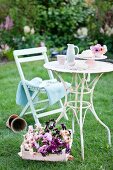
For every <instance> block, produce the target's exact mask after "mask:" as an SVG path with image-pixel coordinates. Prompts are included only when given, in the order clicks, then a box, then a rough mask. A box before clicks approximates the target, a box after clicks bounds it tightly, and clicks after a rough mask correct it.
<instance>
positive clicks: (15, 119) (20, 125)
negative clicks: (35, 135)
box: [6, 114, 27, 133]
mask: <svg viewBox="0 0 113 170" xmlns="http://www.w3.org/2000/svg"><path fill="white" fill-rule="evenodd" d="M6 126H7V127H8V128H10V129H11V130H12V131H13V132H15V133H17V132H20V131H22V130H24V129H25V128H26V126H27V123H26V121H25V120H24V119H22V118H20V117H19V116H18V115H16V114H13V115H11V116H10V117H9V118H8V120H7V122H6Z"/></svg>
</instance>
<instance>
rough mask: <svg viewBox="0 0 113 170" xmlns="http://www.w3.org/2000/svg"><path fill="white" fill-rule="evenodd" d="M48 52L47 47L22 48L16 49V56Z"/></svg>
mask: <svg viewBox="0 0 113 170" xmlns="http://www.w3.org/2000/svg"><path fill="white" fill-rule="evenodd" d="M44 52H47V48H46V47H38V48H29V49H21V50H15V51H14V56H22V55H29V54H38V53H44Z"/></svg>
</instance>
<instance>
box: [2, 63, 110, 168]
mask: <svg viewBox="0 0 113 170" xmlns="http://www.w3.org/2000/svg"><path fill="white" fill-rule="evenodd" d="M30 69H31V70H32V71H31V73H30V74H28V71H29V70H30ZM24 70H25V71H27V76H29V77H30V78H31V77H33V75H34V74H35V73H37V71H39V74H37V76H42V77H43V78H44V79H46V77H47V74H46V72H45V70H43V69H42V66H41V64H40V65H36V63H34V64H32V65H29V66H24ZM65 77H67V76H65ZM69 78H70V76H69V75H68V79H69ZM19 80H20V78H19V75H18V71H17V68H16V65H15V63H13V62H12V63H7V64H1V65H0V170H13V169H14V170H35V169H37V170H58V169H59V170H64V169H65V170H113V147H111V148H110V147H109V146H108V144H107V133H106V130H105V129H104V128H103V127H102V126H101V125H100V124H99V123H98V122H97V121H95V119H94V117H93V115H92V114H90V112H89V113H88V114H87V116H86V121H85V124H84V141H85V160H84V161H82V160H81V155H80V137H79V128H78V125H77V122H76V121H75V135H74V141H73V145H72V155H73V156H74V160H73V161H68V162H66V163H65V162H64V163H62V162H61V163H51V162H38V161H26V160H22V159H21V158H20V157H19V156H18V152H19V149H20V148H19V147H20V145H21V143H22V140H23V134H25V131H23V132H21V133H19V134H14V133H13V132H12V131H11V130H10V129H8V128H6V125H5V123H6V120H7V118H8V117H9V116H10V115H11V114H14V113H16V114H19V113H20V111H21V108H20V107H19V106H17V105H16V103H15V95H16V89H17V85H18V82H19ZM94 104H95V108H96V110H97V111H98V115H99V117H100V118H101V119H102V120H103V121H104V122H105V123H106V125H108V126H109V128H110V130H111V135H112V142H113V73H108V74H104V75H103V76H102V77H101V79H100V81H99V82H98V84H97V86H96V89H95V94H94ZM69 114H70V119H69V121H65V120H64V119H62V120H61V121H63V122H65V123H66V125H67V126H68V127H69V128H71V113H69ZM53 117H56V115H55V116H53ZM24 118H25V119H26V121H27V123H28V124H29V125H30V124H33V123H34V121H33V119H32V117H31V116H30V115H29V116H25V117H24ZM47 119H49V117H48V118H47ZM45 120H46V119H45V118H43V119H41V120H40V121H41V122H42V123H43V122H44V121H45Z"/></svg>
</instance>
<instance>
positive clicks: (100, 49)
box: [90, 44, 107, 57]
mask: <svg viewBox="0 0 113 170" xmlns="http://www.w3.org/2000/svg"><path fill="white" fill-rule="evenodd" d="M90 49H91V51H92V53H93V54H94V55H95V57H101V56H102V55H103V54H105V53H106V52H107V46H106V45H103V46H102V45H100V44H96V45H94V46H91V47H90Z"/></svg>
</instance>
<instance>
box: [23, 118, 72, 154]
mask: <svg viewBox="0 0 113 170" xmlns="http://www.w3.org/2000/svg"><path fill="white" fill-rule="evenodd" d="M70 143H71V131H69V130H67V129H66V126H65V125H64V124H61V128H60V130H59V129H58V128H56V123H55V121H54V119H52V120H50V121H48V122H46V126H45V127H44V128H42V127H37V126H36V127H35V128H34V129H33V126H29V128H28V132H27V134H26V135H25V136H24V142H23V146H24V149H25V150H26V151H30V153H31V154H35V153H36V152H38V153H41V154H42V156H46V155H48V154H50V153H52V154H61V153H62V150H63V149H65V152H66V153H70Z"/></svg>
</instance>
